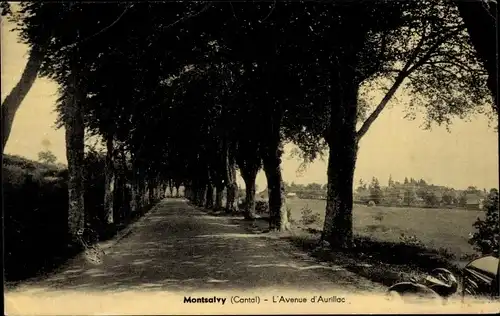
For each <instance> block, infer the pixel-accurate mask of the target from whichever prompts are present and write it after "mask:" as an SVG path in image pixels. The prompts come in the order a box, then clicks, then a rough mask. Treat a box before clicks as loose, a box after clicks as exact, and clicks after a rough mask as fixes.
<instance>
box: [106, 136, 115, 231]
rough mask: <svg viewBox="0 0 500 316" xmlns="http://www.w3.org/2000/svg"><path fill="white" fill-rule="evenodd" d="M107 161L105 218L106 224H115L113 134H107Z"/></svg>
mask: <svg viewBox="0 0 500 316" xmlns="http://www.w3.org/2000/svg"><path fill="white" fill-rule="evenodd" d="M106 149H107V153H106V162H105V167H104V172H105V175H104V178H105V184H104V214H105V217H104V218H105V220H106V224H113V218H114V215H113V201H114V193H115V192H114V191H115V188H114V185H115V170H114V169H115V168H114V161H113V160H114V159H113V152H114V146H113V136H112V135H107V136H106Z"/></svg>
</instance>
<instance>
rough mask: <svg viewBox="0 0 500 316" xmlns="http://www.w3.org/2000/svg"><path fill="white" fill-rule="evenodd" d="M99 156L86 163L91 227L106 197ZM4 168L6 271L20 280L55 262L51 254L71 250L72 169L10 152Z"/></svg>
mask: <svg viewBox="0 0 500 316" xmlns="http://www.w3.org/2000/svg"><path fill="white" fill-rule="evenodd" d="M95 158H96V157H95V156H91V155H90V156H89V155H86V159H85V166H84V168H85V170H86V174H85V217H86V221H88V223H90V224H91V226H93V225H97V222H98V220H96V219H97V218H99V216H98V215H102V213H103V212H102V211H101V210H102V206H103V205H102V204H103V200H104V178H103V174H104V172H103V169H102V168H103V167H104V165H103V164H100V163H99V161H100V160H99V159H95ZM101 161H102V160H101ZM2 171H3V177H2V186H3V193H4V195H3V197H4V218H5V222H4V232H5V233H4V234H5V235H4V236H5V244H4V249H5V275H6V278H7V279H9V280H16V279H17V280H18V279H23V278H25V277H29V276H31V275H33V274H34V273H36V272H37V271H38V270H39V269H40V268H44V267H46V266H47V265H53V262H52V260H53V258H56V257H65V256H66V257H67V255H69V254H68V253H66V252H67V250H68V249H67V245H68V241H69V240H68V239H67V225H68V187H67V179H68V172H67V170H64V169H61V168H60V167H58V166H54V165H48V164H42V163H38V162H34V161H30V160H28V159H24V158H22V157H18V156H9V155H5V156H4V160H3V166H2ZM90 219H93V220H90ZM99 219H100V218H99ZM94 230H98V229H96V228H94ZM49 268H50V267H49Z"/></svg>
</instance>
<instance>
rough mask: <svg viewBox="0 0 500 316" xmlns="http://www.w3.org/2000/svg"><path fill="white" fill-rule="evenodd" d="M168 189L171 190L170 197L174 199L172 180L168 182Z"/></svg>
mask: <svg viewBox="0 0 500 316" xmlns="http://www.w3.org/2000/svg"><path fill="white" fill-rule="evenodd" d="M168 189H169V190H170V197H174V183H173V181H172V179H170V180H169V181H168Z"/></svg>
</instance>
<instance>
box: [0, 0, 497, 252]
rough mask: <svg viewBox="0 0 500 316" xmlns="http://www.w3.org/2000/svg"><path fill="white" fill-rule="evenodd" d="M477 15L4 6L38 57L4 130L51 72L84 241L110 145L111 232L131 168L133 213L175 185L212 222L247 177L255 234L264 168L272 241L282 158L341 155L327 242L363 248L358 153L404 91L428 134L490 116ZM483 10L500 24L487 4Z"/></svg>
mask: <svg viewBox="0 0 500 316" xmlns="http://www.w3.org/2000/svg"><path fill="white" fill-rule="evenodd" d="M462 6H463V4H462V3H458V5H457V4H455V3H454V2H450V1H446V0H442V1H420V2H406V3H394V2H392V1H372V2H344V1H339V2H334V3H314V2H297V3H281V2H275V3H243V2H240V3H231V2H220V3H213V2H206V3H205V2H182V3H180V2H169V3H141V4H139V3H136V4H130V3H105V4H104V3H103V4H89V3H76V2H75V3H69V2H68V3H49V2H22V3H19V7H20V10H18V11H16V12H13V11H12V10H11V11H10V12H9V11H8V9H9V6H8V5H6V4H5V3H4V8H6V12H7V13H8V14H10V17H11V19H13V20H14V21H15V22H16V23H17V24H18V29H19V31H20V34H21V35H20V39H21V40H22V41H23V42H24V43H26V44H28V45H29V46H30V49H31V50H30V59H29V61H28V65H27V67H26V70H25V73H24V74H23V77H22V79H21V81H20V84H19V85H20V86H21V88H20V89H18V90H19V91H18V90H16V89H17V87H16V88H14V90H13V92H12V93H11V95H9V96H8V97H7V99H6V100H5V101H4V103H3V104H2V113H3V114H2V119H3V120H6V121H7V123H9V122H10V124H11V123H12V119H13V115H14V114H15V109H17V107H18V106H19V104H20V101H22V98H23V94H24V95H25V94H26V90H27V89H29V87H30V86H31V84H32V82H33V80H32V79H34V77H36V75H37V73H38V70H39V73H40V75H42V76H45V77H47V78H50V79H52V80H54V81H55V82H57V83H58V85H59V89H60V91H59V94H60V98H59V101H58V112H59V114H60V120H59V123H60V126H61V127H63V126H64V127H65V130H66V146H67V159H68V169H69V184H68V187H69V188H68V190H69V214H70V215H69V224H70V225H69V227H70V232H71V234H72V235H75V234H77V232H78V231H80V230H81V229H82V228H83V212H82V210H83V191H82V171H81V168H80V166H81V165H82V160H83V154H84V153H83V152H84V136H85V134H90V135H98V136H101V137H102V138H103V139H104V142H105V144H106V148H107V157H106V174H105V176H106V198H105V201H106V210H107V212H108V216H107V218H108V221H109V222H111V221H112V218H113V216H112V215H111V212H112V207H110V206H109V205H110V203H111V201H112V198H111V197H112V196H113V188H112V183H113V178H114V177H116V176H121V175H120V170H119V168H118V170H117V168H115V167H114V166H115V165H116V163H115V162H116V161H122V162H123V163H124V164H125V163H130V164H131V165H132V168H131V169H132V170H133V175H132V177H133V179H134V181H133V184H132V195H133V198H132V203H133V204H134V206H132V208H135V207H137V205H140V204H141V203H142V201H143V199H144V198H145V197H147V196H148V195H151V196H156V195H158V194H159V193H158V192H161V191H162V189H163V190H164V187H165V186H166V185H167V184H168V183H169V181H173V182H175V183H177V184H180V183H182V184H184V187H185V189H186V191H185V194H186V196H187V197H188V198H189V199H191V200H192V201H194V202H195V203H196V204H198V205H204V206H207V207H212V206H213V207H215V208H222V192H223V190H224V189H225V190H226V191H227V199H226V200H227V202H226V209H227V210H228V212H231V211H233V210H235V207H236V206H235V195H236V192H237V185H236V168H239V170H240V173H241V175H242V177H243V179H244V181H245V191H246V197H245V198H246V201H245V202H246V203H245V205H246V211H245V216H246V217H247V218H252V217H253V216H254V212H255V191H256V187H255V179H256V175H257V173H258V171H259V170H260V169H261V168H263V169H264V172H265V174H266V178H267V182H268V190H269V207H270V218H271V220H270V228H271V229H278V230H284V229H286V227H287V213H286V209H285V207H284V202H285V201H284V194H283V193H284V184H283V180H282V175H281V168H280V166H281V156H282V153H283V144H284V143H286V142H294V143H295V144H297V145H298V147H299V148H300V149H301V152H302V157H303V158H304V160H305V162H308V161H312V160H313V159H315V158H316V157H317V155H318V154H322V153H323V152H325V151H328V154H329V155H328V172H327V173H328V186H327V195H328V197H327V206H326V218H325V225H324V229H323V239H325V240H327V241H329V242H330V243H331V244H332V245H336V246H340V247H349V246H350V245H351V242H352V204H353V192H352V187H353V176H354V169H355V164H356V157H357V151H358V143H359V140H360V139H361V138H362V137H363V136H364V135H365V134H366V133H367V131H368V130H369V128H370V126H371V125H372V124H373V122H374V121H375V120H376V119H377V117H378V116H379V114H380V113H381V112H382V111H383V109H384V108H385V107H386V105H387V104H388V103H389V102H390V101H391V100H392V98H393V96H394V95H395V93H396V92H397V91H398V90H400V89H404V90H407V91H408V92H409V93H410V95H411V96H412V102H411V103H410V104H409V109H410V110H414V109H416V108H417V106H420V107H419V108H421V109H425V113H426V117H427V121H428V123H429V124H431V123H432V122H437V123H438V124H449V123H450V122H451V119H452V118H453V117H457V116H458V117H466V116H468V115H471V114H473V113H477V112H484V111H485V109H486V108H487V107H491V106H490V105H491V103H492V102H491V93H489V90H488V84H489V83H490V81H491V80H489V79H491V78H492V75H491V74H492V73H494V72H492V69H491V68H490V67H489V62H488V60H489V59H488V58H489V57H488V56H489V55H488V54H489V53H490V51H491V43H490V44H488V43H486V46H487V47H486V49H485V50H484V51H485V52H486V53H482V52H483V50H481V49H479V48H475V47H479V46H480V45H482V44H483V43H485V41H484V40H483V39H481V38H480V37H479V38H477V37H476V38H475V37H474V34H475V33H474V32H473V31H472V29H473V26H475V23H476V22H475V20H467V19H465V20H462V18H461V12H462V11H461V10H462V9H461V7H462ZM472 6H473V7H474V8H481V10H482V11H481V12H482V13H484V12H489V11H488V10H489V9H488V10H486V9H484V7H483V3H482V2H481V3H480V2H478V3H473V4H472ZM495 8H496V4H495ZM483 11H484V12H483ZM464 21H465V22H466V23H467V24H464ZM484 27H485V28H487V29H488V30H489V29H491V28H492V27H493V28H494V25H492V26H491V25H489V24H488V25H486V26H484ZM480 36H482V35H480ZM471 39H472V43H473V45H471ZM487 41H493V38H489V39H488V40H487ZM488 45H489V46H488ZM304 47H307V48H308V49H304ZM481 47H482V46H481ZM488 78H489V79H488ZM373 89H380V90H381V91H382V90H383V91H385V95H384V97H383V98H382V100H380V101H379V102H377V103H373V102H372V101H371V100H370V99H369V97H368V95H367V94H366V91H368V90H373ZM491 91H492V92H494V93H496V90H494V89H492V90H491ZM494 97H495V98H496V94H495V95H494ZM485 105H486V106H485ZM4 112H5V114H4ZM13 113H14V114H13ZM2 125H3V126H8V124H6V125H4V124H2ZM357 126H359V128H357ZM4 128H5V127H4ZM6 136H7V137H8V131H7V132H5V130H4V144H5V141H6V139H5V137H6ZM123 169H124V170H125V168H123ZM214 191H215V201H213V199H212V197H213V196H214V194H213V192H214Z"/></svg>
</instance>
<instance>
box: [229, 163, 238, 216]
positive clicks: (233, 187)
mask: <svg viewBox="0 0 500 316" xmlns="http://www.w3.org/2000/svg"><path fill="white" fill-rule="evenodd" d="M226 164H227V183H226V212H228V213H234V212H236V208H237V201H236V195H237V194H238V183H237V182H236V164H235V163H234V161H232V159H230V158H229V155H226Z"/></svg>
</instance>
